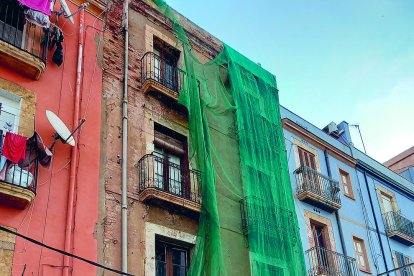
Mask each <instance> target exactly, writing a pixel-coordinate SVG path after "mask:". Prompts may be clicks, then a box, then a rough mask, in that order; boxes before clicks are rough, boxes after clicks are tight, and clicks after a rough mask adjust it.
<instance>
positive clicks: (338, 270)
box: [305, 247, 358, 276]
mask: <svg viewBox="0 0 414 276" xmlns="http://www.w3.org/2000/svg"><path fill="white" fill-rule="evenodd" d="M305 261H306V266H307V269H308V276H315V275H325V276H357V275H358V269H357V264H356V260H355V259H354V258H351V257H346V256H345V255H343V254H340V253H337V252H335V251H332V250H329V249H326V248H323V247H313V248H311V249H309V250H306V251H305Z"/></svg>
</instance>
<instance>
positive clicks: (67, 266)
mask: <svg viewBox="0 0 414 276" xmlns="http://www.w3.org/2000/svg"><path fill="white" fill-rule="evenodd" d="M84 22H85V11H84V9H81V11H80V12H79V33H78V41H79V42H78V43H79V45H78V64H77V70H76V87H75V106H74V112H73V126H77V125H78V124H79V110H80V97H81V81H82V62H83V60H82V58H83V45H84V36H83V33H84V28H83V27H84ZM78 146H79V144H78V143H76V146H75V147H73V148H72V153H71V162H70V179H69V192H68V206H67V214H66V234H65V251H66V252H69V253H72V243H73V231H74V221H75V218H74V209H75V198H76V176H77V171H76V166H77V164H78V152H79V147H78ZM71 260H72V259H71V258H70V257H69V256H66V255H65V256H64V259H63V266H64V267H63V275H64V276H68V275H71V274H72V265H71Z"/></svg>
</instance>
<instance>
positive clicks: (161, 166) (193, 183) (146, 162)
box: [138, 154, 201, 204]
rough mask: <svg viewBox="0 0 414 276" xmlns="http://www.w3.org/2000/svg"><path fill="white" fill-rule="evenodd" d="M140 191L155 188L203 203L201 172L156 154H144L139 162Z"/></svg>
mask: <svg viewBox="0 0 414 276" xmlns="http://www.w3.org/2000/svg"><path fill="white" fill-rule="evenodd" d="M138 170H139V192H140V193H142V192H144V191H145V190H147V189H155V190H159V191H163V192H165V193H168V194H171V195H173V196H176V197H179V198H183V199H187V200H190V201H192V202H194V203H197V204H200V203H201V193H200V185H201V173H200V171H197V170H188V169H187V168H185V167H184V166H180V165H178V164H175V163H173V162H170V161H168V159H167V158H164V157H159V156H156V155H154V154H146V155H144V156H143V157H142V158H141V159H140V160H139V162H138Z"/></svg>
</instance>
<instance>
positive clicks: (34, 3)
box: [18, 0, 50, 15]
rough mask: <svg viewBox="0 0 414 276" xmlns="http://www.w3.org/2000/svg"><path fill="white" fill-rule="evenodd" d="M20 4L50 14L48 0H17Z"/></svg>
mask: <svg viewBox="0 0 414 276" xmlns="http://www.w3.org/2000/svg"><path fill="white" fill-rule="evenodd" d="M18 1H19V2H20V3H21V4H22V5H24V6H26V7H28V8H31V9H33V10H36V11H40V12H42V13H44V14H46V15H50V0H18Z"/></svg>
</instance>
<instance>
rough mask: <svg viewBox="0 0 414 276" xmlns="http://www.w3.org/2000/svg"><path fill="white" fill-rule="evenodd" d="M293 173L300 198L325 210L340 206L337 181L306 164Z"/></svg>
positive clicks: (335, 208)
mask: <svg viewBox="0 0 414 276" xmlns="http://www.w3.org/2000/svg"><path fill="white" fill-rule="evenodd" d="M294 174H295V176H296V181H297V190H296V191H297V195H298V198H299V199H300V200H303V201H308V202H310V203H312V204H315V205H317V206H318V207H320V208H323V209H325V210H327V211H334V210H337V209H339V208H341V199H340V197H339V191H340V189H339V182H338V181H335V180H333V179H332V178H330V177H328V176H325V175H323V174H321V173H319V172H318V171H316V170H314V169H311V168H309V167H306V166H304V167H300V168H298V169H297V170H295V171H294Z"/></svg>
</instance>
